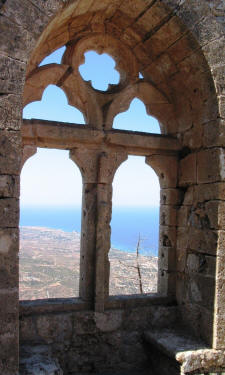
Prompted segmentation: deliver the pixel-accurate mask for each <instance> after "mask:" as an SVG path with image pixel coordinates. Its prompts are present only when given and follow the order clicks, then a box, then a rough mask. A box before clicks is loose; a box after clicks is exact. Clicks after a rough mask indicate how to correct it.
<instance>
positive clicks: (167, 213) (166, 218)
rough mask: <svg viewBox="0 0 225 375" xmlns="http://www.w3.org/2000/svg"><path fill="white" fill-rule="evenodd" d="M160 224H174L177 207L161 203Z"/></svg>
mask: <svg viewBox="0 0 225 375" xmlns="http://www.w3.org/2000/svg"><path fill="white" fill-rule="evenodd" d="M159 222H160V225H168V226H175V225H176V223H177V209H176V208H174V207H173V206H171V205H161V207H160V218H159Z"/></svg>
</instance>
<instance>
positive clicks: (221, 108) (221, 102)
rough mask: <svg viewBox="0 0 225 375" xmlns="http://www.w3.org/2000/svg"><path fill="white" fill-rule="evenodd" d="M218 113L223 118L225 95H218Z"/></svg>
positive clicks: (224, 117)
mask: <svg viewBox="0 0 225 375" xmlns="http://www.w3.org/2000/svg"><path fill="white" fill-rule="evenodd" d="M218 101H219V113H220V117H221V118H222V119H225V95H221V96H220V97H219V100H218Z"/></svg>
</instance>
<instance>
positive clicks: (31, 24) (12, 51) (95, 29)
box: [0, 0, 225, 375]
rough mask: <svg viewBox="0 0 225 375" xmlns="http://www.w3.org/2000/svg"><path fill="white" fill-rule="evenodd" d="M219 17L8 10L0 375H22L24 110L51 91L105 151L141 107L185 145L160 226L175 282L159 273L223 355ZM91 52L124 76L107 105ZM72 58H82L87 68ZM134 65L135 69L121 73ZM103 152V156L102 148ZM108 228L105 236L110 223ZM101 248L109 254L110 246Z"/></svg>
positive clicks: (194, 12) (2, 107)
mask: <svg viewBox="0 0 225 375" xmlns="http://www.w3.org/2000/svg"><path fill="white" fill-rule="evenodd" d="M221 11H222V13H223V12H224V4H223V2H221V1H219V0H216V1H208V0H207V1H204V0H198V1H196V0H195V1H192V0H184V1H180V0H161V1H160V0H157V1H152V0H135V1H133V0H126V1H118V0H113V1H112V0H102V1H98V0H80V1H68V2H63V1H61V0H47V1H37V0H22V1H21V0H20V1H19V0H6V1H1V2H0V15H1V17H0V32H1V39H0V94H1V95H0V142H1V153H0V162H1V165H0V172H1V173H0V192H1V202H0V211H1V217H0V258H1V261H0V264H1V278H0V293H1V296H2V299H3V300H4V301H5V304H4V306H2V307H1V309H0V315H1V325H0V337H1V342H2V348H3V350H2V351H1V355H0V357H1V359H2V362H1V364H0V372H1V373H4V375H12V374H16V373H17V368H18V355H17V353H18V351H17V348H18V311H19V304H18V258H17V254H18V218H19V215H18V213H19V201H18V199H19V193H18V184H19V174H20V167H21V155H22V143H21V142H22V139H21V132H20V128H21V119H22V116H21V113H22V103H23V99H22V96H23V92H24V103H25V104H26V103H28V102H31V101H33V100H40V98H41V96H42V93H43V91H44V89H45V87H46V86H47V85H48V84H51V83H53V84H57V85H59V86H60V87H61V88H62V89H63V90H64V92H65V93H66V95H67V98H68V101H69V103H70V104H71V105H74V106H77V107H78V108H79V109H80V110H81V111H82V112H83V114H84V116H85V119H86V123H87V125H85V126H86V127H87V129H86V130H87V131H88V128H90V127H93V129H92V130H91V131H92V132H94V131H96V132H97V133H96V135H97V134H98V135H97V137H99V139H100V138H101V135H99V134H100V133H101V131H109V132H110V129H111V127H112V123H113V118H114V117H115V115H116V114H117V113H119V112H121V111H124V110H125V109H126V108H127V106H128V105H129V102H130V101H131V100H132V98H133V97H139V98H140V99H142V100H143V102H144V103H145V105H146V108H147V110H148V112H149V113H150V114H152V115H154V116H155V117H157V118H158V119H159V121H160V123H161V124H162V125H161V126H162V133H163V134H165V135H169V136H173V137H175V138H177V140H178V141H179V144H180V145H181V147H180V151H179V153H178V154H177V158H176V163H178V164H177V165H178V169H177V173H178V174H177V184H176V186H168V185H164V186H163V187H162V194H161V196H162V201H161V219H160V220H161V222H160V225H161V229H160V232H161V235H160V243H161V251H163V252H164V254H167V255H166V257H169V256H170V254H171V251H170V248H172V249H173V257H174V256H175V259H174V258H173V259H172V261H171V262H172V267H173V269H172V270H171V268H170V269H167V268H166V266H165V265H164V266H163V270H162V271H163V272H164V274H165V275H167V276H166V277H165V279H166V278H167V277H168V278H169V276H170V274H171V275H172V279H174V280H173V282H172V284H173V288H174V285H175V286H176V288H175V299H176V301H177V303H178V305H179V306H180V312H181V315H182V316H183V321H184V322H185V324H187V325H188V326H190V327H191V329H192V330H193V331H194V332H195V333H197V334H198V335H200V336H202V337H203V338H204V339H205V341H207V342H208V344H209V345H210V346H211V347H213V348H215V349H221V348H223V349H224V347H225V342H224V330H225V326H224V299H225V298H224V297H225V296H224V246H225V245H224V224H225V223H224V210H225V205H224V200H225V196H224V143H225V137H224V134H225V131H224V118H225V99H224V80H223V77H224V57H225V52H224V40H225V31H224V17H223V16H221ZM101 41H102V43H101ZM94 42H95V43H96V49H97V51H99V52H101V51H102V52H105V51H106V52H108V53H109V54H111V55H112V57H113V58H114V59H115V61H116V64H117V65H116V68H117V70H118V71H119V73H120V75H121V82H120V84H119V85H118V86H114V87H110V88H109V90H108V92H107V93H106V94H104V93H102V92H99V91H96V90H94V89H92V87H91V85H90V83H87V82H84V81H83V80H82V79H81V77H80V75H79V72H78V65H79V64H80V63H82V61H83V60H82V59H83V53H84V51H85V50H86V48H88V49H89V48H91V49H93V48H94V46H93V43H94ZM63 45H66V47H67V50H66V52H65V55H64V57H63V61H62V65H55V64H54V66H50V67H49V66H44V67H41V68H38V65H39V63H40V62H41V61H42V60H43V58H44V57H45V56H47V55H48V54H50V53H51V52H52V51H54V50H56V49H57V48H59V47H61V46H63ZM75 52H76V53H75ZM76 54H77V55H76ZM74 56H79V59H78V61H77V60H74ZM121 56H122V58H121ZM126 58H127V60H129V62H130V64H126V63H125V64H124V59H126ZM139 72H141V73H142V75H143V77H144V79H143V80H139V78H138V73H139ZM25 75H26V77H27V78H26V77H25ZM42 75H43V78H40V77H41V76H42ZM25 78H26V83H25ZM58 78H60V79H58ZM24 84H25V86H24ZM74 93H75V94H74ZM85 126H84V128H85ZM41 129H42V128H41V127H40V131H42V130H41ZM86 130H85V131H86ZM46 131H47V129H46ZM23 132H24V130H23ZM43 132H44V133H45V130H44V128H43ZM98 132H100V133H98ZM53 133H54V132H53ZM49 134H51V130H50V132H49ZM23 137H24V136H23ZM32 137H33V135H32V136H31V137H30V139H33V138H32ZM48 137H49V135H48ZM66 137H67V136H66ZM87 137H88V136H87ZM107 137H109V138H110V137H111V138H110V139H112V138H113V137H114V142H115V139H117V144H118V142H120V143H122V144H120V145H118V146H120V150H121V152H124V148H123V144H124V142H125V140H123V141H122V142H121V140H120V141H119V136H118V135H110V133H108V134H107ZM75 138H76V137H75ZM124 138H125V137H124ZM43 139H44V138H43ZM69 139H70V136H69V137H68V140H69ZM39 141H40V142H41V138H39ZM35 142H36V141H35ZM43 142H44V141H43ZM52 142H53V143H52V144H54V142H55V141H52ZM110 142H112V141H110ZM129 142H131V140H129ZM138 142H139V148H141V146H140V145H142V144H143V143H142V142H144V143H145V141H144V140H143V138H139V141H138ZM96 144H97V149H98V147H99V145H100V144H101V142H99V141H97V143H96ZM34 145H35V144H34ZM70 147H71V144H70V146H69V148H70ZM127 147H128V146H127ZM129 147H130V150H131V148H132V147H133V146H131V144H129ZM75 148H76V147H75ZM143 154H144V155H146V156H147V162H148V163H151V165H152V166H153V167H154V168H155V170H156V171H157V170H161V168H162V166H161V165H160V163H161V160H162V158H159V157H158V155H157V153H155V151H154V150H153V151H151V152H150V151H149V153H148V154H146V151H144V153H143ZM71 155H73V152H72V151H71ZM74 155H75V154H74ZM105 155H107V153H106V154H105ZM101 156H102V154H101ZM103 159H104V157H103ZM106 159H107V158H106ZM104 160H105V159H104ZM166 160H167V162H168V158H166ZM164 166H165V165H164ZM159 176H160V172H159ZM161 177H162V175H161ZM87 183H89V181H87ZM91 183H93V182H91ZM106 185H107V184H106ZM109 185H110V184H109ZM102 186H103V185H102ZM108 187H109V189H108V190H107V192H106V191H102V192H100V193H99V194H102V197H105V198H104V199H106V201H107V200H110V186H108ZM102 188H103V189H104V186H103V187H102ZM103 201H104V200H103ZM101 210H103V211H104V205H103V206H102V207H99V212H101ZM102 215H103V216H102V217H104V215H106V216H107V215H108V213H107V212H103V214H102ZM99 217H100V216H99ZM99 225H100V227H101V228H103V227H102V225H103V223H99ZM105 230H108V229H107V228H106V229H105ZM97 241H98V244H99V245H98V246H99V247H98V249H100V248H101V246H102V242H101V241H102V238H100V237H99V238H98V239H97ZM167 264H168V263H167ZM106 267H107V264H106ZM107 272H108V271H107V270H106V273H107ZM166 283H167V286H168V281H166ZM174 283H175V284H174ZM99 293H100V294H101V293H102V291H99ZM173 293H174V292H173Z"/></svg>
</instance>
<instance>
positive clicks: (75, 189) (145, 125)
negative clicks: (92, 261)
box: [21, 47, 159, 206]
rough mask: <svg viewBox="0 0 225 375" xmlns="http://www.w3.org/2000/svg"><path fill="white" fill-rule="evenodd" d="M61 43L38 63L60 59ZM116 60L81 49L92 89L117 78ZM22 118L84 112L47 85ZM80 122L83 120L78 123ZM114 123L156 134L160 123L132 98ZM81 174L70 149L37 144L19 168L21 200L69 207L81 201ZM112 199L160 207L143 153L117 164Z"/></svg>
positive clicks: (72, 118) (63, 117) (73, 118)
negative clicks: (36, 150)
mask: <svg viewBox="0 0 225 375" xmlns="http://www.w3.org/2000/svg"><path fill="white" fill-rule="evenodd" d="M64 49H65V48H64V47H63V48H61V49H59V50H58V51H56V52H54V53H52V54H51V55H50V56H48V57H46V58H45V59H44V60H43V61H42V63H41V64H40V65H44V64H48V63H60V60H61V56H62V53H63V52H64ZM114 67H115V62H114V60H113V59H112V58H111V57H110V56H108V55H106V54H103V55H98V54H96V53H95V52H92V51H91V52H88V53H86V54H85V64H84V65H82V66H80V73H81V75H82V76H83V78H84V79H85V80H92V85H93V87H95V88H96V89H100V90H106V89H107V86H108V83H118V79H119V74H118V72H117V71H115V69H114ZM23 116H24V118H42V119H46V120H55V121H65V122H74V123H80V124H84V119H83V115H82V114H81V112H79V111H78V110H77V109H76V108H73V107H71V106H69V105H68V103H67V99H66V96H65V94H64V93H63V91H62V90H61V89H59V88H58V87H56V86H53V85H50V86H48V87H47V88H46V90H45V91H44V94H43V97H42V101H40V102H34V103H31V104H29V105H27V106H26V107H25V108H24V113H23ZM81 126H82V125H81ZM113 127H114V128H118V129H126V130H139V131H145V132H152V133H159V125H158V122H157V121H156V120H155V119H153V118H152V117H150V116H148V115H147V114H146V110H145V106H144V104H143V103H142V102H141V101H140V100H138V99H134V100H133V101H132V103H131V106H130V108H129V110H128V111H127V112H124V113H121V114H119V115H118V116H116V118H115V120H114V124H113ZM81 189H82V186H81V175H80V172H79V169H78V167H76V166H75V164H74V163H73V162H72V161H71V160H70V159H69V156H68V151H61V150H47V149H38V153H37V154H36V155H35V156H33V157H32V158H30V159H29V160H28V161H27V162H26V163H25V165H24V167H23V169H22V173H21V205H22V206H29V205H32V206H34V205H42V206H49V205H51V206H68V205H80V204H81ZM113 204H114V205H116V206H134V205H135V206H158V204H159V183H158V178H157V176H156V175H155V173H154V171H153V170H152V169H151V168H150V167H149V166H147V165H146V164H145V162H144V158H142V157H134V156H129V159H128V161H126V162H124V163H123V164H122V165H121V166H120V168H119V169H118V171H117V173H116V175H115V178H114V183H113Z"/></svg>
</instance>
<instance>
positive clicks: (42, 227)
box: [19, 225, 158, 258]
mask: <svg viewBox="0 0 225 375" xmlns="http://www.w3.org/2000/svg"><path fill="white" fill-rule="evenodd" d="M19 228H20V229H22V230H23V229H27V230H29V229H30V230H36V231H43V232H58V233H67V234H69V233H71V234H72V233H74V234H77V235H79V236H80V232H78V231H75V230H73V231H72V232H69V231H65V230H63V229H60V228H49V227H45V226H38V225H37V226H35V225H20V226H19ZM110 250H115V251H121V252H125V253H130V254H134V253H135V250H128V249H121V248H118V247H115V246H114V245H112V246H111V248H110ZM140 255H141V256H147V257H150V258H158V256H157V255H154V254H146V251H143V250H141V251H140Z"/></svg>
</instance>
